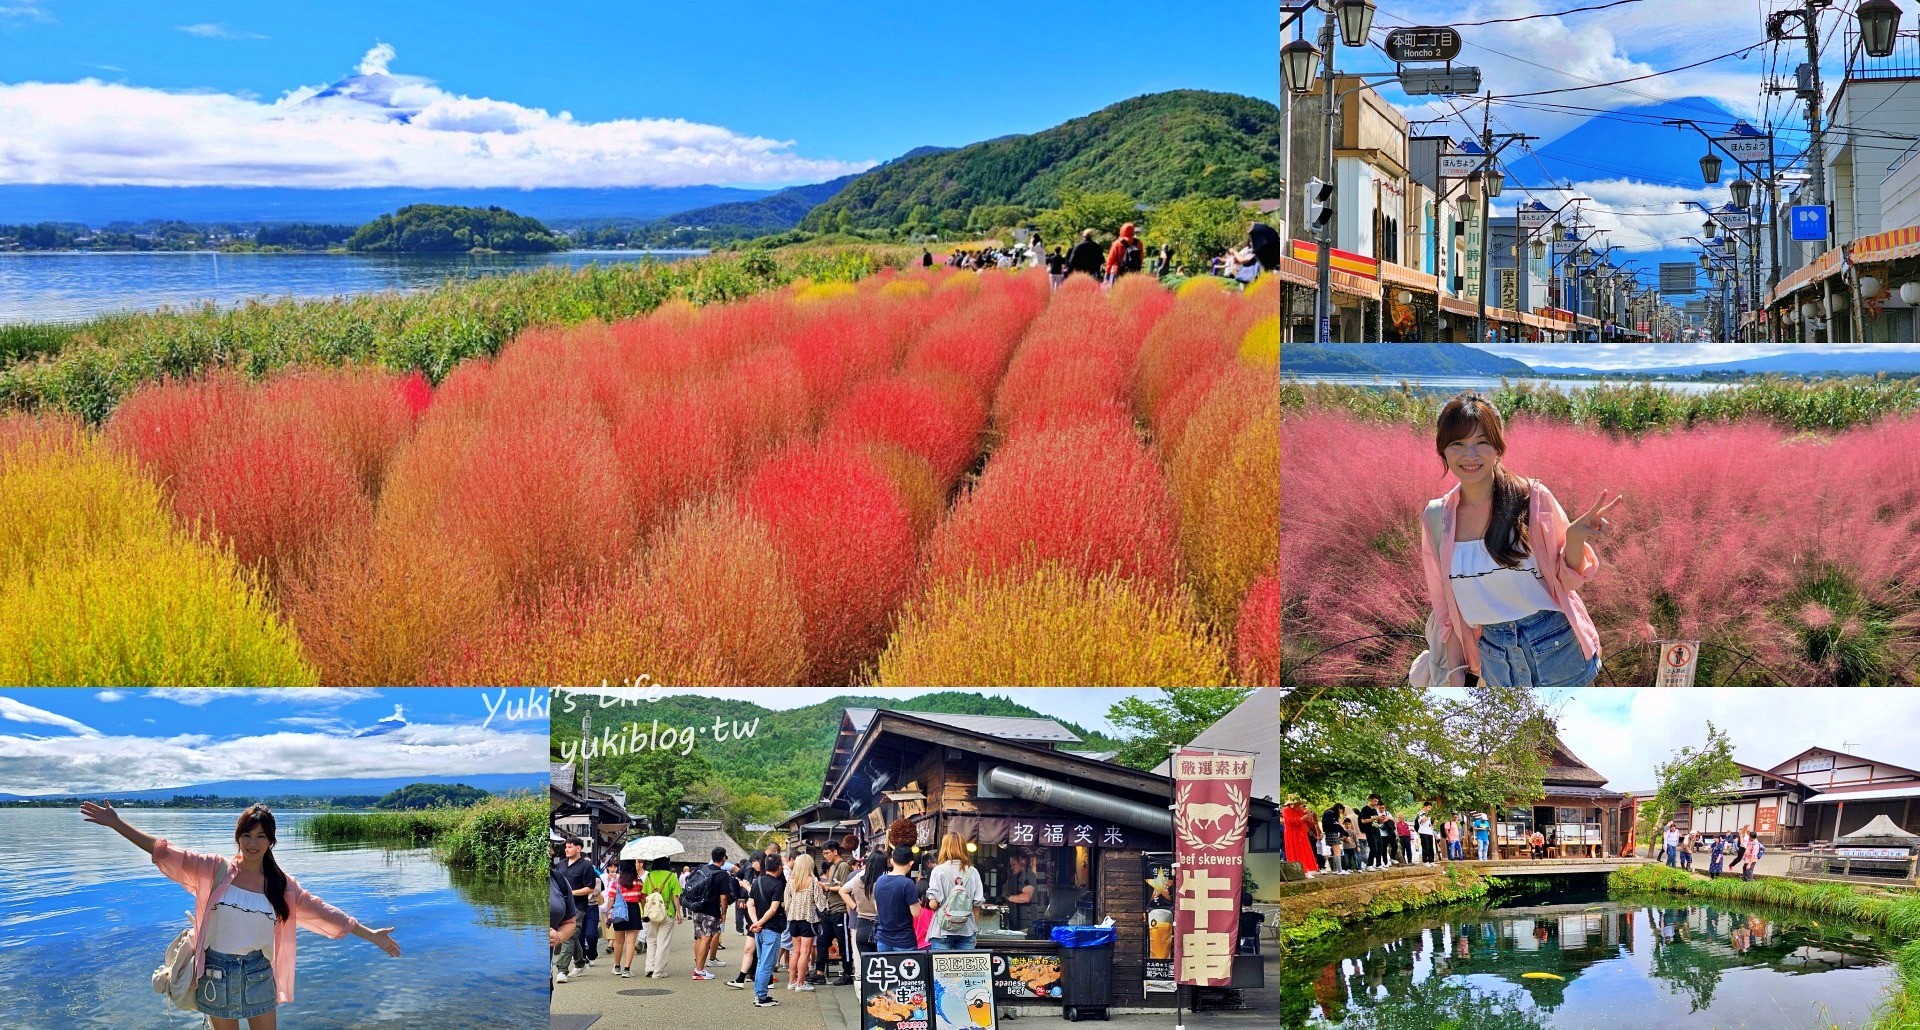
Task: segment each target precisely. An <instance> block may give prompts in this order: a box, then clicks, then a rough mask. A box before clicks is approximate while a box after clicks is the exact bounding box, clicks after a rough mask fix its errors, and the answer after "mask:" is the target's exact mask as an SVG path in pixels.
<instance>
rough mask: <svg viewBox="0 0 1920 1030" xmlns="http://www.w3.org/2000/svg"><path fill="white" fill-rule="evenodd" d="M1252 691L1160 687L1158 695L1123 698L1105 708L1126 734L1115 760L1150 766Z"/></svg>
mask: <svg viewBox="0 0 1920 1030" xmlns="http://www.w3.org/2000/svg"><path fill="white" fill-rule="evenodd" d="M1251 693H1253V691H1252V690H1250V689H1246V688H1240V687H1161V688H1160V694H1161V696H1160V697H1159V698H1156V699H1153V700H1148V699H1146V698H1139V697H1128V698H1122V699H1121V700H1120V701H1119V702H1118V703H1116V704H1114V705H1113V706H1112V707H1110V708H1108V709H1107V718H1108V719H1111V720H1112V721H1113V724H1114V725H1115V726H1118V727H1120V729H1121V730H1122V731H1124V732H1125V733H1126V734H1127V736H1126V739H1125V740H1124V741H1123V742H1122V744H1121V745H1120V753H1119V754H1118V755H1117V756H1115V759H1114V760H1115V761H1117V762H1119V763H1120V764H1121V765H1126V766H1131V767H1132V768H1135V769H1151V768H1153V767H1154V766H1156V765H1159V764H1160V763H1161V762H1164V761H1166V760H1167V755H1168V753H1169V750H1170V749H1171V748H1172V747H1174V746H1176V745H1180V744H1191V743H1193V738H1195V737H1197V736H1199V735H1200V734H1202V733H1204V732H1206V730H1207V728H1208V727H1209V726H1212V725H1213V724H1214V723H1216V722H1219V721H1220V720H1221V718H1222V717H1224V716H1225V715H1226V714H1227V713H1228V712H1231V711H1233V710H1234V709H1235V708H1236V707H1238V706H1239V704H1240V702H1242V701H1245V700H1246V699H1247V695H1248V694H1251Z"/></svg>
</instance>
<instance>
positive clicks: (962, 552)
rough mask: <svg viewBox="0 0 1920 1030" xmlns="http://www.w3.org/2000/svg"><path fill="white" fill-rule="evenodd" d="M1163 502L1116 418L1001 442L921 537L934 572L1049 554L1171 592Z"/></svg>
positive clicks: (1021, 565) (1173, 576)
mask: <svg viewBox="0 0 1920 1030" xmlns="http://www.w3.org/2000/svg"><path fill="white" fill-rule="evenodd" d="M1173 511H1174V509H1173V501H1172V499H1171V497H1170V496H1169V494H1168V492H1167V484H1166V479H1165V476H1164V474H1163V473H1162V471H1161V468H1160V465H1159V463H1158V462H1156V461H1154V460H1153V457H1152V456H1151V455H1150V454H1149V453H1148V452H1147V450H1146V448H1144V447H1142V446H1141V445H1140V442H1139V440H1138V439H1137V438H1136V437H1135V436H1134V435H1133V432H1132V430H1131V429H1130V428H1129V427H1128V426H1127V425H1125V424H1124V423H1118V422H1114V421H1107V422H1104V423H1090V424H1082V425H1077V426H1073V427H1070V428H1065V429H1058V430H1050V431H1039V432H1034V433H1030V434H1027V435H1024V436H1021V437H1018V438H1016V439H1013V440H1010V441H1009V442H1008V443H1007V444H1006V445H1005V446H1003V447H1001V448H1000V449H999V450H998V451H996V452H995V453H994V455H993V457H992V458H991V459H990V460H989V461H988V462H987V466H986V471H985V472H984V473H983V474H982V476H981V478H980V481H979V482H978V483H977V484H976V485H975V486H974V487H973V489H972V490H971V491H969V492H968V493H967V494H966V496H965V497H963V498H962V499H961V500H960V501H959V502H958V503H957V504H955V505H954V508H953V511H952V513H951V514H950V515H949V516H948V518H947V520H946V521H945V522H944V523H942V524H941V525H940V526H939V528H938V529H936V530H935V531H934V535H933V539H932V541H931V542H930V544H929V558H928V570H929V574H930V576H931V577H932V578H934V579H941V580H946V579H958V578H960V577H961V576H963V575H964V574H965V573H966V572H967V571H968V570H973V571H976V572H978V573H980V574H982V575H988V576H991V575H999V574H1002V573H1008V574H1011V573H1017V572H1021V571H1026V570H1031V569H1033V568H1036V567H1038V566H1039V565H1041V564H1043V563H1046V562H1056V563H1059V564H1060V565H1062V566H1063V567H1066V568H1068V569H1072V570H1074V571H1076V572H1078V573H1080V574H1082V575H1086V576H1094V575H1099V574H1102V573H1111V574H1113V575H1116V576H1118V577H1120V578H1122V579H1127V580H1137V581H1140V582H1143V583H1145V584H1148V585H1150V586H1152V587H1156V588H1160V589H1164V590H1168V591H1171V590H1173V589H1174V588H1175V587H1177V586H1178V585H1179V583H1180V576H1181V569H1180V558H1179V548H1178V544H1177V536H1176V532H1175V528H1174V515H1173Z"/></svg>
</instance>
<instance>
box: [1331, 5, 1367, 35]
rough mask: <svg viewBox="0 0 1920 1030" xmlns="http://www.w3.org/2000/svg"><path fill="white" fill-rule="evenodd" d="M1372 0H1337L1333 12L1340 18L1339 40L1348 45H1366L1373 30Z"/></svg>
mask: <svg viewBox="0 0 1920 1030" xmlns="http://www.w3.org/2000/svg"><path fill="white" fill-rule="evenodd" d="M1374 7H1375V4H1374V0H1339V6H1338V7H1336V8H1334V14H1335V16H1336V17H1338V18H1339V19H1340V42H1342V43H1345V44H1346V45H1348V46H1366V45H1367V35H1368V33H1370V32H1372V31H1373V11H1374Z"/></svg>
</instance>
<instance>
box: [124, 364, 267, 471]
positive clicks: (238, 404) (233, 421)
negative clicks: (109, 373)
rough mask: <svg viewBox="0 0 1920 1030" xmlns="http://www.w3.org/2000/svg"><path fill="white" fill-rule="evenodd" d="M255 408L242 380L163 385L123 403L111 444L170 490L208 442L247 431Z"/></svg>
mask: <svg viewBox="0 0 1920 1030" xmlns="http://www.w3.org/2000/svg"><path fill="white" fill-rule="evenodd" d="M250 406H251V396H250V394H249V393H248V390H247V386H246V384H245V383H244V382H242V381H241V380H240V378H239V377H238V376H235V375H231V374H228V373H216V374H214V375H213V376H211V377H209V378H207V379H199V380H177V379H164V380H161V381H160V382H158V383H153V384H150V385H147V386H143V387H141V388H140V389H138V390H135V391H134V392H133V393H131V394H129V395H127V396H126V397H124V398H122V399H121V401H120V405H119V407H117V408H115V409H114V411H113V416H112V417H111V418H109V419H108V420H107V425H106V435H107V441H108V442H109V443H111V444H112V445H113V446H114V447H116V448H118V449H120V450H121V451H122V452H124V453H126V454H130V455H132V456H133V457H134V458H135V459H136V460H138V461H139V462H140V464H141V466H142V467H144V468H145V469H146V470H147V471H148V472H149V473H151V474H152V475H153V477H154V478H155V479H158V480H159V481H160V482H161V483H162V484H166V483H168V482H169V481H171V480H173V479H174V478H175V477H177V476H178V475H179V474H180V470H181V468H182V467H184V466H185V465H186V464H187V463H188V462H189V461H190V460H192V458H193V456H194V452H195V451H197V450H199V448H200V447H201V445H202V444H203V443H204V442H206V441H207V440H208V439H209V438H210V437H217V436H218V435H220V434H222V433H231V432H234V431H236V430H237V429H238V428H239V427H240V426H241V425H243V424H244V423H245V421H246V418H247V413H248V409H249V408H250Z"/></svg>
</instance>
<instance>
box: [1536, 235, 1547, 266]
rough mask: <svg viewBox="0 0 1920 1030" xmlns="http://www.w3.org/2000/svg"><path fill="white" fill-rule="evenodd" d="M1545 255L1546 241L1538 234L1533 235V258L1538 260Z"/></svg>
mask: <svg viewBox="0 0 1920 1030" xmlns="http://www.w3.org/2000/svg"><path fill="white" fill-rule="evenodd" d="M1546 256H1547V241H1545V240H1543V239H1541V238H1540V237H1538V236H1535V237H1534V238H1533V259H1534V260H1535V261H1538V260H1540V259H1541V258H1544V257H1546Z"/></svg>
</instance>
